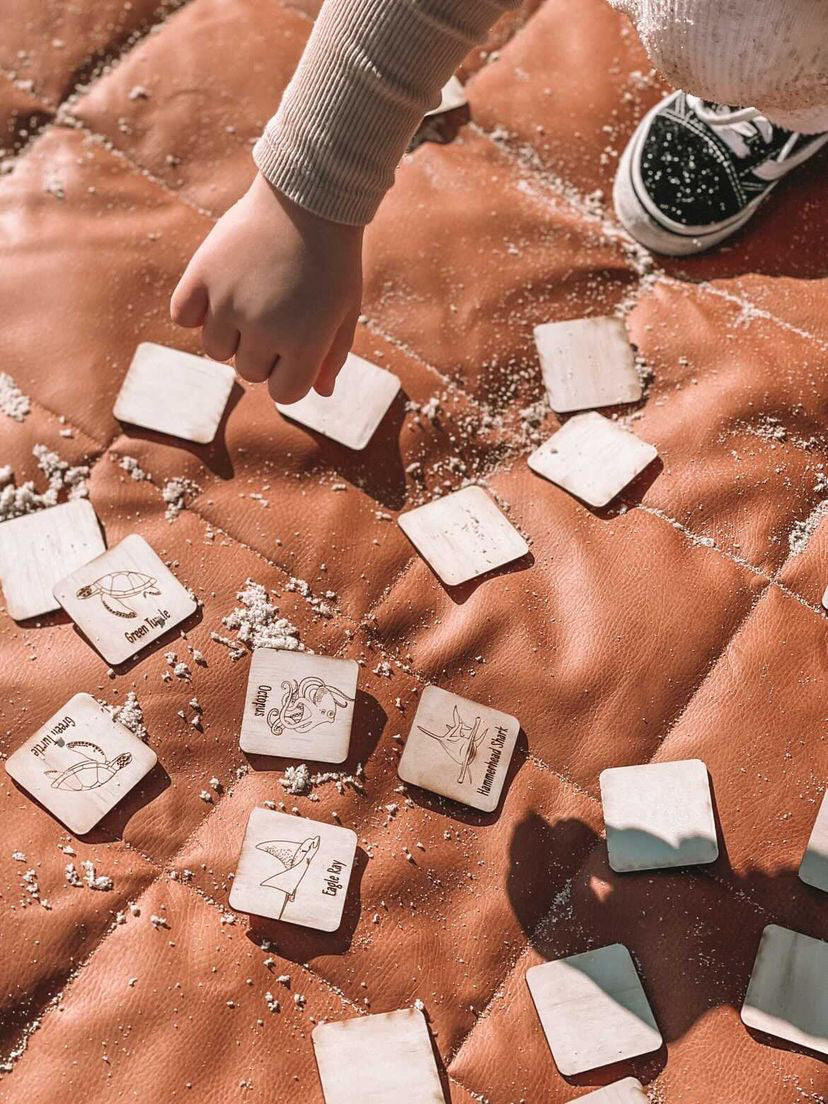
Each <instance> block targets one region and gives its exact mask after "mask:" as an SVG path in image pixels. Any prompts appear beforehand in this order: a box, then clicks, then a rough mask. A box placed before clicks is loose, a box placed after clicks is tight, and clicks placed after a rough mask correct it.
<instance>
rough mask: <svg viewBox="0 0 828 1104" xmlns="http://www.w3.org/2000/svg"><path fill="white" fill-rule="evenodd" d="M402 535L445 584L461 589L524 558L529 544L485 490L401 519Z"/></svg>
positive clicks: (456, 494) (477, 489) (458, 495)
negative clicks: (480, 576) (475, 579)
mask: <svg viewBox="0 0 828 1104" xmlns="http://www.w3.org/2000/svg"><path fill="white" fill-rule="evenodd" d="M398 520H399V524H400V528H401V529H402V531H403V532H404V533H405V535H406V536H407V537H408V539H409V540H410V541H411V543H412V544H413V545H414V547H415V548H416V549H417V551H418V552H419V553H420V555H421V556H423V558H424V559H426V560H427V561H428V562H429V563H430V564H431V566H432V567H433V568H434V570H435V571H436V572H437V574H438V575H439V576H440V578H441V579H442V580H443V582H444V583H447V584H448V585H449V586H457V585H458V584H460V583H465V582H468V580H469V579H474V578H476V577H477V576H478V575H484V574H485V573H486V572H487V571H493V570H494V569H495V568H498V567H502V566H503V565H504V564H507V563H511V562H512V560H517V559H520V557H521V556H525V555H526V553H527V552H528V551H529V545H528V544H527V543H526V541H525V540H524V539H523V537H522V536H521V535H520V533H519V532H518V531H517V529H515V528H514V526H513V525H511V524H510V523H509V522H508V521H507V520H506V517H505V516H504V515H503V514H502V513H501V512H500V509H499V508H498V506H497V505H496V504H495V502H494V501H493V499H491V498H490V497H489V495H488V494H486V492H485V491H484V490H483V488H482V487H464V488H463V490H462V491H454V493H453V494H448V495H445V496H444V497H443V498H436V499H434V501H433V502H429V503H428V504H427V505H425V506H418V507H417V509H416V510H409V511H408V513H406V514H401V515H400V517H399V519H398Z"/></svg>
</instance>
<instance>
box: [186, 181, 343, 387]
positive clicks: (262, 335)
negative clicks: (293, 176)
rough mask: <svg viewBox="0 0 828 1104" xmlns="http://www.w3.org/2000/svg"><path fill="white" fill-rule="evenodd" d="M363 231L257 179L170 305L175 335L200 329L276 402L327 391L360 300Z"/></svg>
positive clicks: (216, 352) (209, 345)
mask: <svg viewBox="0 0 828 1104" xmlns="http://www.w3.org/2000/svg"><path fill="white" fill-rule="evenodd" d="M362 235H363V228H362V227H361V226H346V225H344V224H343V223H338V222H330V221H328V220H327V219H323V218H319V217H318V216H317V215H313V214H311V213H310V212H309V211H306V210H304V209H303V208H302V207H299V206H297V205H296V204H295V203H293V202H291V200H289V199H287V198H286V197H285V196H283V195H281V194H280V193H279V192H277V191H276V190H275V189H274V188H272V187H271V185H270V184H269V183H268V182H267V180H265V178H264V177H263V176H262V175H261V174H259V173H257V175H256V179H255V180H254V181H253V183H252V184H251V186H250V188H249V189H248V191H247V193H246V194H245V195H244V196H242V198H241V199H240V200H239V201H238V203H236V204H235V205H234V206H233V207H231V208H230V210H229V211H227V212H226V213H225V214H224V215H223V216H222V217H221V218H220V219H219V221H218V222H217V223H216V225H215V226H214V227H213V229H212V230H211V231H210V233H209V234H208V235H207V237H206V238H205V240H204V241H203V242H202V243H201V245H200V246H199V248H198V250H197V251H196V253H195V255H194V257H193V258H192V260H191V261H190V263H189V264H188V265H187V269H186V271H185V273H184V275H183V276H182V277H181V279H180V281H179V283H178V287H177V288H176V289H175V291H174V292H173V296H172V300H171V302H170V316H171V317H172V320H173V322H176V323H178V325H179V326H187V327H196V326H203V330H202V335H201V343H202V345H203V347H204V351H205V352H206V353H207V355H208V356H210V357H213V359H214V360H229V359H230V358H231V357H232V356H234V355H235V358H236V371H237V372H238V373H239V375H240V376H242V377H243V378H244V379H246V380H250V381H251V382H253V383H261V382H263V381H264V380H268V381H269V382H268V389H269V391H270V394H271V395H272V396H273V398H274V399H276V400H277V401H278V402H284V403H291V402H297V401H298V400H299V399H301V398H302V396H303V395H305V394H306V393H307V392H308V391H309V390H310V389H311V387H315V388H316V390H317V391H318V392H319V393H320V394H321V395H330V394H331V393H332V392H333V388H334V382H335V380H336V375H337V372H338V371H339V369H340V368H341V367H342V364H343V363H344V361H345V357H346V356H347V354H348V350H349V349H350V348H351V342H352V340H353V336H354V327H355V325H356V321H357V317H358V315H359V309H360V302H361V298H362Z"/></svg>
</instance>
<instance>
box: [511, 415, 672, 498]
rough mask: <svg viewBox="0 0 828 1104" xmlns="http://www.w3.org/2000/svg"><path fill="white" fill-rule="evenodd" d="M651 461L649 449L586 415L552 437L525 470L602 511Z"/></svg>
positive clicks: (617, 427) (609, 423)
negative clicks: (600, 508)
mask: <svg viewBox="0 0 828 1104" xmlns="http://www.w3.org/2000/svg"><path fill="white" fill-rule="evenodd" d="M657 456H658V452H657V450H656V449H655V448H653V446H652V445H650V444H647V442H646V441H642V440H641V439H640V438H639V437H636V436H635V434H634V433H630V432H629V430H626V429H623V428H622V427H621V426H620V425H617V424H616V423H615V422H612V421H610V419H609V418H605V417H604V416H603V415H602V414H596V413H595V412H591V413H589V414H578V415H577V417H575V418H570V420H569V421H568V422H567V423H566V424H565V425H563V426H561V428H560V429H559V430H558V431H557V433H553V434H552V436H551V437H550V438H549V440H548V441H546V442H545V443H544V444H542V445H541V446H540V448H538V449H536V450H535V451H534V452H533V453H532V454H531V456H530V457H529V467H530V468H531V469H532V471H534V472H537V473H538V475H542V476H543V477H544V479H549V480H550V481H551V482H552V483H557V485H558V486H559V487H563V489H564V490H565V491H569V492H570V493H571V494H574V495H575V496H576V497H577V498H580V499H583V501H584V502H587V503H589V505H590V506H606V505H607V503H608V502H611V501H612V499H613V498H615V496H616V495H617V494H619V493H620V492H621V491H622V490H623V489H624V488H625V487H626V486H627V484H628V483H630V482H632V480H633V479H635V477H636V476H637V475H639V474H640V473H641V472H643V471H644V469H645V468H646V467H647V465H648V464H650V463H652V461H653V460H655V458H656V457H657Z"/></svg>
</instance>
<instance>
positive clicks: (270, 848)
mask: <svg viewBox="0 0 828 1104" xmlns="http://www.w3.org/2000/svg"><path fill="white" fill-rule="evenodd" d="M319 843H320V839H319V836H311V837H309V838H308V839H306V840H303V841H302V843H296V842H295V841H292V840H267V841H266V842H265V843H257V844H256V848H257V850H259V851H264V852H266V853H267V854H268V855H270V856H271V857H272V858H274V859H275V860H276V861H277V862H278V864H279V867H280V869H279V870H278V871H277V873H276V874H272V875H271V876H270V877H269V878H265V880H264V881H263V882H259V885H261V886H267V887H268V889H275V890H277V892H279V893H281V894H282V903H281V905H280V906H279V911H278V913H277V915H276V919H277V920H281V919H282V915H283V913H284V911H285V909H286V908H287V905H288V902H291V901H295V900H296V890H297V889H298V888H299V884H300V882H301V881H302V879H303V878H304V876H305V875H306V874H307V872H308V867H309V866H310V864H311V863H312V862H313V860H314V858H315V857H316V853H317V851H318V850H319Z"/></svg>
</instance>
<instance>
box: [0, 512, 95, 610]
mask: <svg viewBox="0 0 828 1104" xmlns="http://www.w3.org/2000/svg"><path fill="white" fill-rule="evenodd" d="M105 548H106V545H105V544H104V540H103V536H102V534H101V527H100V525H99V524H98V519H97V517H96V515H95V511H94V509H93V508H92V505H91V503H89V502H87V500H86V499H76V500H75V501H73V502H64V503H62V504H61V505H59V506H51V507H50V508H49V509H47V510H38V511H36V512H35V513H33V514H26V515H24V516H23V517H19V518H13V519H12V520H11V521H6V522H3V524H2V525H0V579H2V581H3V596H4V598H5V601H6V608H7V609H8V611H9V615H10V616H11V617H13V618H14V619H15V620H16V621H22V620H24V619H25V618H27V617H37V616H38V615H39V614H41V613H49V612H50V611H51V610H56V609H58V608H59V603H58V601H57V599H56V598H55V596H54V594H53V593H52V588H53V587H54V585H55V583H57V582H58V580H59V579H62V578H63V576H64V575H65V574H66V572H67V571H73V570H74V569H75V568H77V567H80V566H81V565H82V564H85V563H88V562H89V560H92V559H94V558H95V557H96V556H99V555H100V554H101V553H102V552H103V551H104V549H105Z"/></svg>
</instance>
